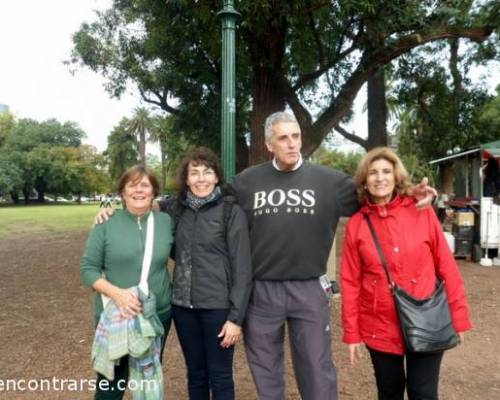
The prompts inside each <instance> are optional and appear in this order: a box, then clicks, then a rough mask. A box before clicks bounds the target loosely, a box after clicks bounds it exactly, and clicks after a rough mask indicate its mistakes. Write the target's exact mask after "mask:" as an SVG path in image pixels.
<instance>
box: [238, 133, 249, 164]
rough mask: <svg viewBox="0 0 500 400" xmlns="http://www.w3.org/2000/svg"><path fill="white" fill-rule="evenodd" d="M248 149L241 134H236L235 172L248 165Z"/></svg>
mask: <svg viewBox="0 0 500 400" xmlns="http://www.w3.org/2000/svg"><path fill="white" fill-rule="evenodd" d="M249 154H250V149H249V148H248V146H247V142H246V138H245V137H244V136H242V135H237V136H236V173H238V172H241V171H243V170H244V169H245V168H246V167H248V157H249Z"/></svg>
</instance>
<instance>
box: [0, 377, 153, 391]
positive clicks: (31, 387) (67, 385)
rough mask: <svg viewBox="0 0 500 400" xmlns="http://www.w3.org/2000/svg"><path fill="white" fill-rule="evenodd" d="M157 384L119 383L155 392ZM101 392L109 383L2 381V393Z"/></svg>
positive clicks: (94, 380) (64, 380) (91, 381)
mask: <svg viewBox="0 0 500 400" xmlns="http://www.w3.org/2000/svg"><path fill="white" fill-rule="evenodd" d="M155 385H157V382H156V381H155V380H140V381H134V380H130V381H128V382H127V381H125V380H123V379H121V380H119V381H118V382H117V387H118V389H120V390H124V389H129V390H132V391H135V390H141V391H144V390H153V389H155ZM98 387H99V389H100V390H103V391H107V390H110V388H109V382H108V381H107V380H105V379H104V380H101V381H99V382H97V380H96V379H63V378H57V377H55V376H54V377H52V378H43V379H0V392H64V391H67V392H89V391H95V390H96V389H97V388H98Z"/></svg>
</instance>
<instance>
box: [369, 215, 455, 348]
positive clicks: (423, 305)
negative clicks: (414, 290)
mask: <svg viewBox="0 0 500 400" xmlns="http://www.w3.org/2000/svg"><path fill="white" fill-rule="evenodd" d="M365 218H366V222H367V223H368V227H369V228H370V232H371V233H372V236H373V241H374V242H375V247H376V248H377V252H378V254H379V256H380V260H381V261H382V265H383V267H384V270H385V273H386V275H387V280H388V281H389V287H390V288H391V292H392V295H393V297H394V302H395V304H396V310H397V313H398V317H399V324H400V326H401V330H402V333H403V338H404V340H405V346H406V351H407V352H410V353H435V352H439V351H444V350H448V349H451V348H453V347H455V346H456V345H457V344H458V343H459V338H458V335H457V333H456V332H455V329H454V328H453V324H452V322H451V314H450V308H449V305H448V298H447V297H446V290H445V282H444V281H443V280H441V279H439V278H438V283H437V288H436V290H435V291H434V293H433V294H432V295H431V296H430V297H428V298H426V299H416V298H414V297H413V296H411V295H410V294H409V293H407V292H406V291H405V290H404V289H403V288H401V287H400V286H398V285H397V284H396V283H395V282H394V281H393V279H392V276H391V274H390V272H389V268H388V266H387V262H386V260H385V257H384V253H383V251H382V247H381V246H380V242H379V240H378V237H377V234H376V232H375V229H374V228H373V225H372V222H371V220H370V217H369V216H368V215H366V214H365Z"/></svg>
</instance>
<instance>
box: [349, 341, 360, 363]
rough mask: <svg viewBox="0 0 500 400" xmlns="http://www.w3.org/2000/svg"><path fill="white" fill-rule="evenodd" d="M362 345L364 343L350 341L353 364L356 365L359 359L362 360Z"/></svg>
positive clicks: (350, 354) (350, 356)
mask: <svg viewBox="0 0 500 400" xmlns="http://www.w3.org/2000/svg"><path fill="white" fill-rule="evenodd" d="M361 345H362V343H350V344H349V345H348V346H349V361H350V362H351V366H354V365H355V364H356V362H357V361H358V360H361V358H362V354H361Z"/></svg>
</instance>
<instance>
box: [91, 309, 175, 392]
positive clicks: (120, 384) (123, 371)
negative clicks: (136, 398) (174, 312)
mask: <svg viewBox="0 0 500 400" xmlns="http://www.w3.org/2000/svg"><path fill="white" fill-rule="evenodd" d="M171 322H172V318H171V317H168V318H166V319H165V320H164V321H162V325H163V329H164V330H165V333H164V335H163V337H162V338H161V353H160V362H161V361H162V360H163V349H164V348H165V342H166V341H167V336H168V332H169V330H170V324H171ZM103 381H104V382H103ZM127 382H128V356H125V357H122V358H120V364H118V365H116V366H115V379H113V380H112V381H110V380H108V379H106V377H105V376H103V375H101V374H97V385H96V386H97V387H96V392H95V397H94V399H95V400H121V399H122V398H123V395H124V394H125V389H126V386H127Z"/></svg>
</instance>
